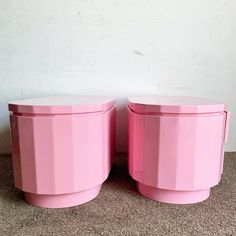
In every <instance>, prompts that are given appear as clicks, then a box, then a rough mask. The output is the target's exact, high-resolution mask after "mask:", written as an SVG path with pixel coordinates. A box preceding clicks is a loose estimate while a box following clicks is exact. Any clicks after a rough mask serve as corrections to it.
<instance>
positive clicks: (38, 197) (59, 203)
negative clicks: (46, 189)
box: [24, 185, 102, 208]
mask: <svg viewBox="0 0 236 236" xmlns="http://www.w3.org/2000/svg"><path fill="white" fill-rule="evenodd" d="M101 187H102V185H98V186H96V187H94V188H90V189H87V190H84V191H80V192H77V193H69V194H54V195H48V194H34V193H26V192H25V193H24V196H25V200H26V201H27V202H28V203H30V204H31V205H34V206H37V207H43V208H64V207H72V206H77V205H80V204H83V203H86V202H89V201H91V200H92V199H94V198H95V197H96V196H97V195H98V193H99V192H100V190H101Z"/></svg>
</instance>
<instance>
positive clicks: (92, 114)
mask: <svg viewBox="0 0 236 236" xmlns="http://www.w3.org/2000/svg"><path fill="white" fill-rule="evenodd" d="M9 110H10V111H11V112H12V114H11V116H10V120H11V134H12V148H13V169H14V181H15V185H16V187H17V188H19V189H21V190H22V191H24V195H25V199H26V201H28V202H29V203H31V204H33V205H36V206H40V207H48V208H58V207H68V206H74V205H79V204H82V203H85V202H88V201H89V200H92V199H93V198H95V197H96V196H97V194H98V193H99V191H100V189H101V186H102V184H103V182H104V181H105V180H106V178H107V177H108V174H109V172H110V169H111V165H112V159H113V156H114V149H115V147H114V145H115V102H114V99H112V98H108V97H93V96H63V97H59V96H56V97H41V98H32V99H24V100H19V101H13V102H10V103H9Z"/></svg>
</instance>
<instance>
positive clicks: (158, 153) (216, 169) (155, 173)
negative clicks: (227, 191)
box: [129, 112, 224, 191]
mask: <svg viewBox="0 0 236 236" xmlns="http://www.w3.org/2000/svg"><path fill="white" fill-rule="evenodd" d="M129 126H130V130H129V131H130V132H129V142H130V145H129V171H130V174H131V176H132V177H133V178H134V179H135V180H137V181H138V182H140V183H143V184H146V185H149V186H152V187H157V188H161V189H169V190H186V191H191V190H199V189H208V188H210V187H211V186H214V185H216V184H217V183H218V182H219V180H220V174H221V168H222V167H221V162H222V160H221V158H222V146H223V142H224V140H223V139H224V114H223V113H219V114H216V115H201V116H173V115H172V116H167V115H165V116H156V115H155V116H154V115H141V114H136V113H133V112H130V113H129Z"/></svg>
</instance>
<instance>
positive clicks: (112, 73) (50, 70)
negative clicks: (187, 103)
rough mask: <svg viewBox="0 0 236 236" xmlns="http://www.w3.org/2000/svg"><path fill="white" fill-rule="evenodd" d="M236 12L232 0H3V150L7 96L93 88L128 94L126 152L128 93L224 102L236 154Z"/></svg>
mask: <svg viewBox="0 0 236 236" xmlns="http://www.w3.org/2000/svg"><path fill="white" fill-rule="evenodd" d="M235 13H236V1H235V0H231V1H230V0H198V1H190V0H178V1H176V0H125V1H124V0H102V1H101V0H89V1H86V0H70V1H68V0H51V1H48V0H40V1H36V0H31V1H29V0H21V1H19V0H14V1H13V0H0V151H1V152H7V151H9V150H10V149H9V131H8V112H7V106H6V103H7V101H9V100H12V99H17V98H25V97H32V96H38V95H48V94H93V93H95V94H114V95H117V96H120V97H122V98H121V99H120V100H119V111H118V118H119V121H118V122H119V128H118V141H117V145H118V150H119V151H124V150H125V143H126V128H127V123H126V114H125V109H124V103H125V96H126V95H128V94H130V93H132V94H135V93H137V94H138V93H142V94H168V95H194V96H202V97H207V98H215V99H218V100H222V101H225V102H226V103H228V105H229V109H230V110H231V111H232V120H231V131H230V137H229V142H228V144H227V147H226V150H227V151H233V150H234V151H235V150H236V106H235V103H236V92H235V90H236V66H235V61H236V43H235V42H236V24H235V22H236V14H235ZM122 118H123V119H122Z"/></svg>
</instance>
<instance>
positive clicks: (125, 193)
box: [0, 153, 236, 236]
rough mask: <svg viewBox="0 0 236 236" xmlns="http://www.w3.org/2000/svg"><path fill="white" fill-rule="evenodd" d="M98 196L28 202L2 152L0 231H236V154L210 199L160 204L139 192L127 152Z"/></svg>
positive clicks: (228, 159) (227, 160) (231, 155)
mask: <svg viewBox="0 0 236 236" xmlns="http://www.w3.org/2000/svg"><path fill="white" fill-rule="evenodd" d="M116 160H117V161H116V163H115V165H114V167H113V169H112V172H111V174H110V177H109V179H108V180H107V181H106V183H105V184H104V185H103V188H102V190H101V192H100V194H99V195H98V197H97V198H96V199H94V200H93V201H91V202H89V203H86V204H84V205H81V206H77V207H71V208H66V209H41V208H37V207H33V206H30V205H28V204H26V203H25V202H24V200H23V195H22V192H21V191H19V190H17V189H16V188H14V186H13V180H12V171H11V158H10V156H9V155H2V156H0V235H24V236H27V235H201V236H202V235H236V153H226V155H225V165H224V174H223V176H222V180H221V182H220V184H219V185H218V186H216V187H214V188H213V189H212V192H211V196H210V198H209V199H208V200H206V201H204V202H202V203H198V204H191V205H173V204H163V203H158V202H155V201H152V200H149V199H146V198H144V197H142V196H141V195H140V194H138V193H137V190H136V187H135V184H134V182H133V181H132V180H131V178H130V177H129V175H128V172H127V166H126V157H125V156H121V155H120V156H117V157H116Z"/></svg>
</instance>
